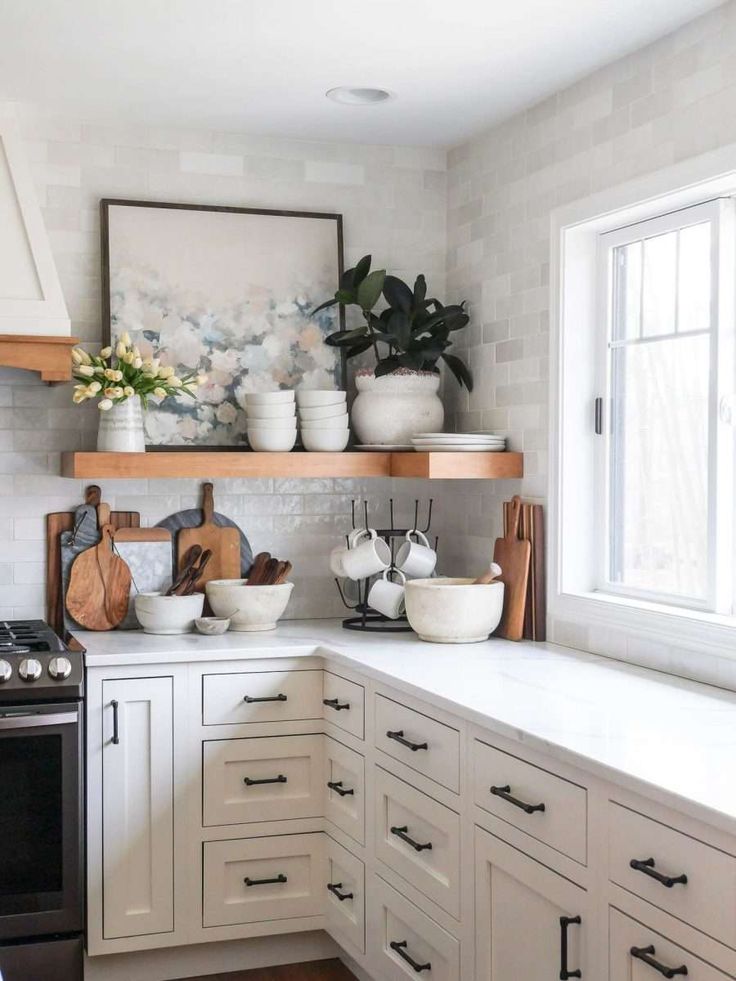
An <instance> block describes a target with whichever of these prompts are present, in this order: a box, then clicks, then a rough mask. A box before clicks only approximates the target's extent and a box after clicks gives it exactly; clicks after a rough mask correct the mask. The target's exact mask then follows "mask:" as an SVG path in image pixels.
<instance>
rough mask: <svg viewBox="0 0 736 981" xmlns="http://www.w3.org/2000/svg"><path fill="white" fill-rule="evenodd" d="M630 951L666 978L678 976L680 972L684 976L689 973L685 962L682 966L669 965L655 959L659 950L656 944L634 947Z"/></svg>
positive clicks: (633, 955)
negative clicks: (655, 946)
mask: <svg viewBox="0 0 736 981" xmlns="http://www.w3.org/2000/svg"><path fill="white" fill-rule="evenodd" d="M629 953H630V954H631V956H632V957H635V958H636V959H637V960H638V961H644V963H645V964H648V965H649V966H650V967H653V968H654V970H655V971H659V973H660V974H662V975H664V977H666V978H676V977H677V976H678V975H680V974H681V975H682V976H683V977H685V976H686V975H687V968H686V967H685V965H684V964H683V965H682V966H681V967H667V965H666V964H660V963H659V961H655V959H654V955H655V954H656V953H657V951H656V950H655V948H654V944H650V945H649V946H648V947H632V948H631V950H630V951H629Z"/></svg>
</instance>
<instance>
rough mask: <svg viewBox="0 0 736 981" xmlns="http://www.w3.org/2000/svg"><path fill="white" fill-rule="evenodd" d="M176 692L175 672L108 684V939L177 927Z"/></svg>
mask: <svg viewBox="0 0 736 981" xmlns="http://www.w3.org/2000/svg"><path fill="white" fill-rule="evenodd" d="M172 698H173V679H172V678H133V679H128V678H125V679H119V680H111V681H105V682H104V683H103V686H102V732H101V733H100V734H99V736H100V737H101V740H102V815H101V817H102V855H103V871H102V882H103V909H104V913H103V935H104V937H105V938H106V939H112V938H117V937H137V936H141V935H144V934H152V933H166V932H170V931H172V930H173V929H174V879H173V863H174V831H173V806H174V805H173V794H174V774H173V701H172ZM90 738H93V739H94V738H95V736H94V734H90ZM98 738H99V737H98Z"/></svg>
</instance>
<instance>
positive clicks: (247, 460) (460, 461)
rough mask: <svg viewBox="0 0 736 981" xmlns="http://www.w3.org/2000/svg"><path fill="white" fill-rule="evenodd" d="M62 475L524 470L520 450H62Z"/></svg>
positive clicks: (484, 473) (500, 474)
mask: <svg viewBox="0 0 736 981" xmlns="http://www.w3.org/2000/svg"><path fill="white" fill-rule="evenodd" d="M61 472H62V475H63V476H64V477H75V478H85V479H88V478H94V479H99V480H101V479H103V478H108V479H115V480H126V479H134V478H140V477H143V478H149V479H156V478H169V479H171V478H176V477H201V478H205V479H206V478H215V477H243V478H247V477H421V478H425V479H430V480H432V479H442V480H447V479H450V480H452V479H454V480H466V479H476V480H477V479H482V480H507V479H509V478H512V477H522V476H523V475H524V459H523V456H522V454H521V453H411V452H409V453H367V452H350V451H348V452H345V453H305V452H298V451H294V452H291V453H254V452H251V451H246V452H242V453H241V452H229V451H219V452H218V451H213V452H208V451H206V450H204V451H191V452H189V451H187V452H183V451H182V452H167V451H162V452H159V451H153V452H149V453H83V452H80V453H63V454H62V461H61Z"/></svg>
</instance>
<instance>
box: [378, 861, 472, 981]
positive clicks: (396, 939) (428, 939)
mask: <svg viewBox="0 0 736 981" xmlns="http://www.w3.org/2000/svg"><path fill="white" fill-rule="evenodd" d="M369 908H370V914H369V915H370V943H369V951H368V953H369V956H370V959H371V963H372V964H375V965H376V966H377V968H378V970H377V974H378V975H380V977H381V978H385V979H386V981H406V979H407V978H416V977H417V976H419V977H427V978H431V979H432V981H459V978H460V945H459V943H458V942H457V940H456V939H455V938H454V937H452V936H450V934H449V933H447V932H446V931H445V930H443V929H442V927H441V926H439V925H438V924H437V923H435V922H434V920H432V919H430V918H429V917H428V916H427V915H426V913H422V911H421V910H419V909H417V907H416V906H414V904H413V903H411V902H409V900H408V899H405V898H404V896H402V895H400V894H399V893H398V892H396V890H395V889H392V888H391V886H389V885H387V884H386V883H385V882H383V880H382V879H378V878H374V880H373V886H372V888H371V891H370V898H369ZM392 944H393V945H394V946H392ZM402 955H403V956H402Z"/></svg>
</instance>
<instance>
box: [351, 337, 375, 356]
mask: <svg viewBox="0 0 736 981" xmlns="http://www.w3.org/2000/svg"><path fill="white" fill-rule="evenodd" d="M372 347H373V341H372V340H371V339H370V337H364V338H363V340H362V341H358V343H357V344H353V346H352V347H349V348H348V349H347V351H346V352H345V357H346V358H354V357H356V356H357V355H358V354H364V353H365V352H366V351H369V350H370V349H371V348H372Z"/></svg>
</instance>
